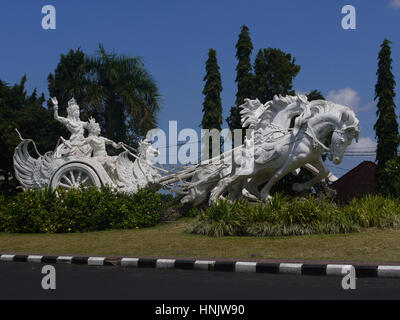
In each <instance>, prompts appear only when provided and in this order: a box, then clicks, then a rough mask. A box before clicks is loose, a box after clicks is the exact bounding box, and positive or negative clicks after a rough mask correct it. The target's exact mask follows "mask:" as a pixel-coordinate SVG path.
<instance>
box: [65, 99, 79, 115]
mask: <svg viewBox="0 0 400 320" xmlns="http://www.w3.org/2000/svg"><path fill="white" fill-rule="evenodd" d="M75 110H79V106H78V104H77V102H76V100H75V98H72V99H70V100H69V101H68V108H67V111H70V112H73V111H75Z"/></svg>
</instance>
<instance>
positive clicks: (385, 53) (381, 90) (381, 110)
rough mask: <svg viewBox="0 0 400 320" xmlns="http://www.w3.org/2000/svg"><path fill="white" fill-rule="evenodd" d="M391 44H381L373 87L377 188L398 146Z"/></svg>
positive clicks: (387, 41)
mask: <svg viewBox="0 0 400 320" xmlns="http://www.w3.org/2000/svg"><path fill="white" fill-rule="evenodd" d="M390 44H391V42H390V41H389V40H387V39H385V40H384V41H383V42H382V44H381V50H380V52H379V56H378V71H377V72H376V74H377V76H378V81H377V83H376V85H375V100H378V103H377V111H376V115H377V116H378V120H377V122H376V123H375V125H374V129H375V133H376V137H377V140H378V145H377V150H376V161H377V172H376V173H377V182H378V188H379V189H381V187H382V186H383V185H384V181H380V180H381V179H380V175H381V173H382V170H383V169H384V167H385V164H386V162H387V161H389V160H391V159H393V158H395V157H396V155H397V148H398V146H399V142H400V137H399V126H398V122H397V116H396V112H395V109H396V106H395V104H394V97H395V95H396V94H395V91H394V88H395V86H396V82H395V80H394V76H393V73H392V58H391V48H390Z"/></svg>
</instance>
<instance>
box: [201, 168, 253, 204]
mask: <svg viewBox="0 0 400 320" xmlns="http://www.w3.org/2000/svg"><path fill="white" fill-rule="evenodd" d="M244 178H246V176H235V175H234V176H229V177H227V178H224V179H222V180H220V181H219V182H218V184H217V186H216V187H215V188H214V189H212V190H211V194H210V198H209V201H208V202H209V204H210V205H213V204H215V202H217V199H218V198H219V197H220V196H221V195H222V194H223V193H224V191H225V190H226V189H227V188H228V187H229V186H230V185H233V184H236V183H238V182H240V180H242V179H244Z"/></svg>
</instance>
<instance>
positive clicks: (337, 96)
mask: <svg viewBox="0 0 400 320" xmlns="http://www.w3.org/2000/svg"><path fill="white" fill-rule="evenodd" d="M399 1H400V0H399ZM326 100H329V101H332V102H335V103H338V104H342V105H344V106H347V107H350V108H352V109H353V110H354V111H368V110H370V109H371V108H372V107H373V106H374V105H375V104H374V102H370V103H368V104H367V105H366V106H360V100H361V98H360V96H359V94H358V92H357V91H355V90H353V89H352V88H343V89H339V90H337V91H336V90H331V91H329V93H328V97H327V98H326Z"/></svg>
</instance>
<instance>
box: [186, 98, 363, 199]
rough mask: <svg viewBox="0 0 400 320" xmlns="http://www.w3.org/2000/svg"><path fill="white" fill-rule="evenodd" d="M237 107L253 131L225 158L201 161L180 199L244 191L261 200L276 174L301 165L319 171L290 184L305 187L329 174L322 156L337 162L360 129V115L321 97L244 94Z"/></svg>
mask: <svg viewBox="0 0 400 320" xmlns="http://www.w3.org/2000/svg"><path fill="white" fill-rule="evenodd" d="M241 107H242V109H243V110H242V111H241V114H242V123H243V126H244V127H249V128H250V129H252V130H253V131H252V135H251V137H250V138H246V141H245V143H244V144H243V145H242V146H240V147H238V148H235V149H233V150H232V151H229V152H226V153H224V154H222V156H221V158H222V159H223V160H224V159H225V160H227V161H221V162H220V164H205V165H203V166H199V168H198V169H197V170H196V171H195V173H194V174H193V177H192V178H191V181H190V183H188V184H186V188H187V194H186V196H185V197H183V199H182V202H183V203H191V204H192V205H198V204H200V203H202V202H203V201H205V200H207V199H208V201H209V203H210V204H214V203H215V202H216V201H217V199H219V198H228V199H231V200H235V199H238V198H240V197H242V196H246V197H248V198H251V199H259V200H265V199H268V198H269V197H270V195H269V192H270V190H271V187H272V186H273V185H274V184H275V183H276V182H277V181H278V180H279V179H281V178H282V177H284V176H285V175H286V174H288V173H290V172H293V173H295V174H296V173H298V172H299V169H300V168H301V167H306V168H307V169H309V170H311V171H312V172H313V173H317V174H316V175H315V177H314V178H313V179H311V180H310V181H308V182H306V183H303V184H294V185H293V189H294V190H295V191H302V190H305V189H309V188H311V187H312V186H313V185H314V184H316V183H317V182H320V181H321V180H323V179H325V178H326V177H328V176H329V170H328V169H327V168H326V166H325V164H324V162H323V161H322V157H321V156H322V155H323V154H324V153H328V158H329V160H331V161H333V163H334V164H339V163H340V162H341V161H342V157H343V154H344V151H345V150H346V148H347V147H348V146H349V145H350V144H351V142H352V139H353V138H354V139H356V140H358V136H359V133H360V128H359V120H358V119H357V117H356V115H355V114H354V112H353V111H352V110H351V109H350V108H348V107H345V106H342V105H338V104H335V103H333V102H329V101H325V100H316V101H311V102H308V101H307V97H306V96H302V95H298V96H286V97H282V96H275V97H274V99H273V100H272V101H269V102H267V103H266V104H261V103H260V102H259V101H258V100H249V99H246V102H245V103H244V104H243V105H242V106H241ZM291 124H292V126H291ZM263 184H265V185H264V186H263V187H262V188H261V190H260V186H261V185H263Z"/></svg>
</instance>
